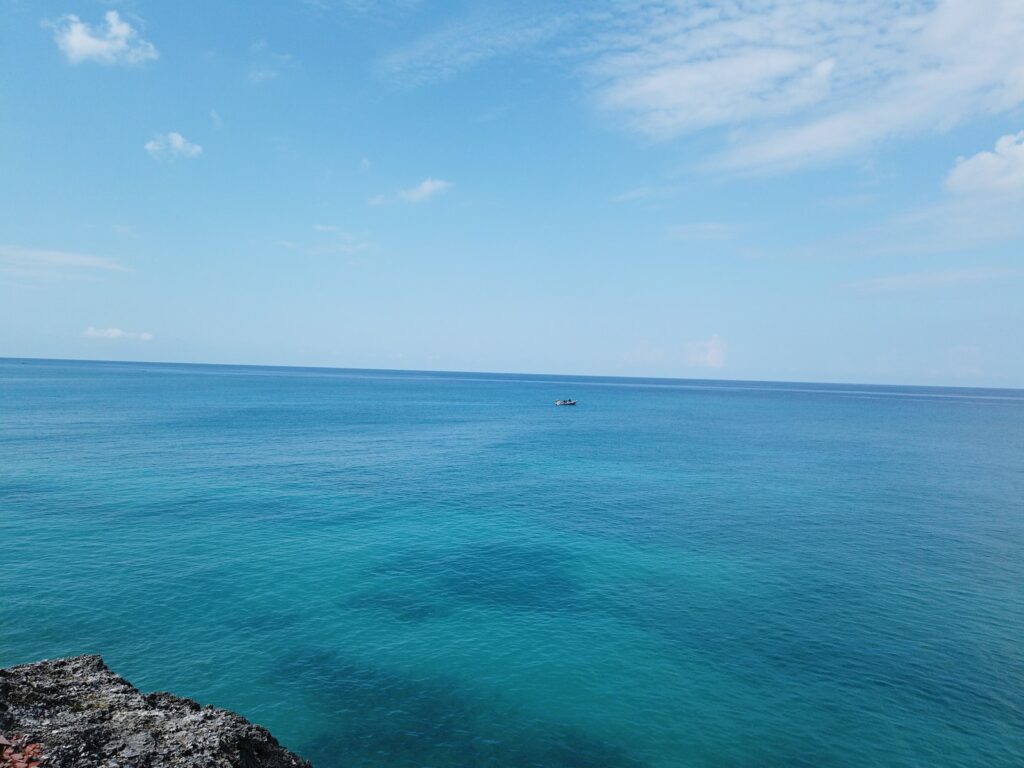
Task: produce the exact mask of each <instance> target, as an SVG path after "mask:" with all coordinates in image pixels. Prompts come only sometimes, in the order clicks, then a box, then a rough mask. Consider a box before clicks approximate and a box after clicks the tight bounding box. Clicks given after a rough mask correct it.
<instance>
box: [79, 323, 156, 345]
mask: <svg viewBox="0 0 1024 768" xmlns="http://www.w3.org/2000/svg"><path fill="white" fill-rule="evenodd" d="M82 335H83V336H84V337H85V338H87V339H101V340H106V341H152V340H153V334H152V333H150V332H149V331H140V332H135V331H123V330H121V329H120V328H96V327H94V326H91V325H90V326H89V327H88V328H86V329H85V330H84V331H82Z"/></svg>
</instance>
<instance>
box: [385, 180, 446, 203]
mask: <svg viewBox="0 0 1024 768" xmlns="http://www.w3.org/2000/svg"><path fill="white" fill-rule="evenodd" d="M454 186H455V184H454V182H451V181H445V180H444V179H435V178H433V177H429V176H428V177H427V178H425V179H424V180H423V181H421V182H420V183H419V184H417V185H416V186H413V187H408V188H406V189H400V190H399V191H398V192H397V193H396V194H394V195H375V196H373V197H371V198H370V200H369V203H370V205H386V204H388V203H394V202H405V203H423V202H426V201H427V200H430V199H432V198H435V197H437V196H438V195H440V194H442V193H444V192H447V191H448V190H449V189H451V188H452V187H454Z"/></svg>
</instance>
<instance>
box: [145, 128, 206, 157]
mask: <svg viewBox="0 0 1024 768" xmlns="http://www.w3.org/2000/svg"><path fill="white" fill-rule="evenodd" d="M145 149H146V151H147V152H149V154H150V155H151V156H153V157H155V158H157V159H158V160H161V159H165V158H166V159H172V160H173V159H174V158H178V157H187V158H195V157H199V155H201V154H202V152H203V148H202V147H201V146H199V145H198V144H193V143H192V142H191V141H189V140H188V139H186V138H185V137H184V136H182V135H181V134H180V133H178V132H176V131H171V132H170V133H165V134H158V135H157V136H155V137H153V139H151V140H150V141H147V142H146V144H145Z"/></svg>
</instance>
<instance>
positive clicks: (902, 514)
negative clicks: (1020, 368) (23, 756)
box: [0, 360, 1024, 768]
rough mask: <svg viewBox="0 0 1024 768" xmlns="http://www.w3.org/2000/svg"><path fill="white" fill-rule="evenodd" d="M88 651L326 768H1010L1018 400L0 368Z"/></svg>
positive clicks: (982, 393)
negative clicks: (260, 727) (246, 720)
mask: <svg viewBox="0 0 1024 768" xmlns="http://www.w3.org/2000/svg"><path fill="white" fill-rule="evenodd" d="M568 396H572V397H576V398H578V399H579V402H580V404H579V405H578V406H576V407H575V408H556V407H554V405H553V404H552V401H553V400H555V399H556V398H561V397H568ZM83 652H98V653H102V654H103V655H104V656H105V657H106V659H107V661H108V663H110V664H111V666H112V667H113V668H114V669H115V670H116V671H118V672H119V673H121V674H123V675H125V676H126V677H128V678H129V679H131V680H132V681H133V682H135V683H136V684H137V685H139V686H140V687H141V688H142V689H143V690H155V689H165V690H171V691H173V692H175V693H178V694H181V695H187V696H192V697H194V698H197V699H199V700H200V701H202V702H204V703H214V704H216V705H218V706H223V707H228V708H231V709H234V710H237V711H239V712H241V713H243V714H245V715H246V716H248V717H250V718H252V719H254V720H256V721H258V722H260V723H262V724H264V725H266V726H267V727H269V728H270V729H271V730H272V731H273V732H274V734H275V735H276V736H277V737H278V738H279V739H280V740H281V741H282V743H284V744H285V745H286V746H288V747H290V748H292V749H294V750H296V751H298V752H300V753H301V754H303V755H304V756H306V757H308V758H310V759H312V760H313V761H314V762H315V763H316V764H317V765H318V766H320V768H331V767H332V766H338V767H339V768H340V767H341V766H345V767H346V768H351V767H360V766H381V767H383V766H390V767H394V768H405V767H407V766H408V767H410V768H411V767H413V766H415V767H417V768H424V767H427V766H430V767H433V768H446V767H448V766H493V767H494V768H505V767H506V766H507V767H509V768H512V767H513V766H515V767H516V768H530V767H533V766H546V767H548V768H598V767H602V768H648V767H650V768H654V767H658V768H680V767H685V766H851V767H852V766H857V767H858V768H859V767H862V766H928V767H929V768H934V767H935V766H968V767H970V766H985V767H986V768H998V767H1000V766H1007V767H1009V766H1021V765H1024V392H1021V391H1010V390H954V389H935V388H904V387H869V386H834V385H810V384H809V385H799V384H750V383H743V384H741V383H735V382H732V383H730V382H693V381H689V382H687V381H654V380H628V379H596V378H587V379H584V378H580V379H574V378H567V377H543V376H497V375H479V374H420V373H396V372H384V371H348V370H318V369H283V368H254V367H227V366H188V365H157V364H123V363H122V364H119V363H86V362H56V361H17V360H0V666H6V665H9V664H14V663H20V662H26V661H32V660H36V659H39V658H43V657H53V656H62V655H70V654H77V653H83Z"/></svg>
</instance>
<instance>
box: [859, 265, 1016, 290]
mask: <svg viewBox="0 0 1024 768" xmlns="http://www.w3.org/2000/svg"><path fill="white" fill-rule="evenodd" d="M1022 276H1024V269H1015V268H1011V267H975V268H970V269H942V270H933V271H931V272H913V273H909V274H903V275H885V276H883V277H874V278H870V279H868V280H859V281H856V282H854V283H850V284H849V287H851V288H853V289H855V290H858V291H863V292H866V293H895V292H900V291H915V290H921V289H925V288H937V287H941V286H954V285H968V284H971V283H984V282H989V281H992V280H1009V279H1015V278H1020V277H1022Z"/></svg>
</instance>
